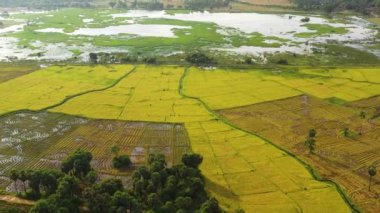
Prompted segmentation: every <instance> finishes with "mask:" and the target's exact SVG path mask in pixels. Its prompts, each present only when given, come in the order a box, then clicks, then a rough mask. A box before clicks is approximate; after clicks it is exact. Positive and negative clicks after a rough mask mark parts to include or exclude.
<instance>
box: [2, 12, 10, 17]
mask: <svg viewBox="0 0 380 213" xmlns="http://www.w3.org/2000/svg"><path fill="white" fill-rule="evenodd" d="M9 16H10V15H9V13H8V11H4V12H2V13H1V17H3V18H9Z"/></svg>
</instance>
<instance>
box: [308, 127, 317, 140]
mask: <svg viewBox="0 0 380 213" xmlns="http://www.w3.org/2000/svg"><path fill="white" fill-rule="evenodd" d="M315 136H317V131H316V130H315V129H310V130H309V138H315Z"/></svg>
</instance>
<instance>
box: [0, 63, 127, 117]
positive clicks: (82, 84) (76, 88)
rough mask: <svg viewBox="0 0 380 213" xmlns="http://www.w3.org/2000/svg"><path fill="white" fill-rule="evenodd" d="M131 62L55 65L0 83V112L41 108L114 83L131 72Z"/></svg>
mask: <svg viewBox="0 0 380 213" xmlns="http://www.w3.org/2000/svg"><path fill="white" fill-rule="evenodd" d="M132 68H133V66H130V65H110V66H96V67H94V66H64V67H62V66H52V67H49V68H46V69H42V70H38V71H35V72H33V73H30V74H28V75H24V76H21V77H19V78H15V79H12V80H9V81H7V82H4V83H2V84H0V102H1V103H2V104H1V105H0V115H1V114H5V113H8V112H12V111H17V110H24V109H29V110H41V109H44V108H47V107H50V106H52V105H55V104H59V103H60V102H62V101H64V100H65V99H68V98H70V97H72V96H76V95H78V94H82V93H85V92H88V91H92V90H99V89H103V88H106V87H109V86H111V85H112V84H113V83H115V82H116V81H117V80H118V79H120V78H121V77H123V76H124V75H126V74H127V73H128V72H130V71H132Z"/></svg>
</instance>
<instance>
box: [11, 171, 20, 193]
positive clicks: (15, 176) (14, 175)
mask: <svg viewBox="0 0 380 213" xmlns="http://www.w3.org/2000/svg"><path fill="white" fill-rule="evenodd" d="M18 177H19V172H18V171H17V170H15V169H12V170H11V173H10V178H11V180H13V184H14V186H15V190H16V193H17V194H18V190H17V180H18Z"/></svg>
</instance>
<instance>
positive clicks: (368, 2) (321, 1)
mask: <svg viewBox="0 0 380 213" xmlns="http://www.w3.org/2000/svg"><path fill="white" fill-rule="evenodd" d="M293 2H294V3H295V4H296V5H297V6H298V7H299V8H302V9H308V10H311V9H322V10H324V11H326V12H333V11H335V10H341V9H349V10H355V11H358V12H361V13H368V12H369V11H370V9H371V8H375V7H380V0H293Z"/></svg>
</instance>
